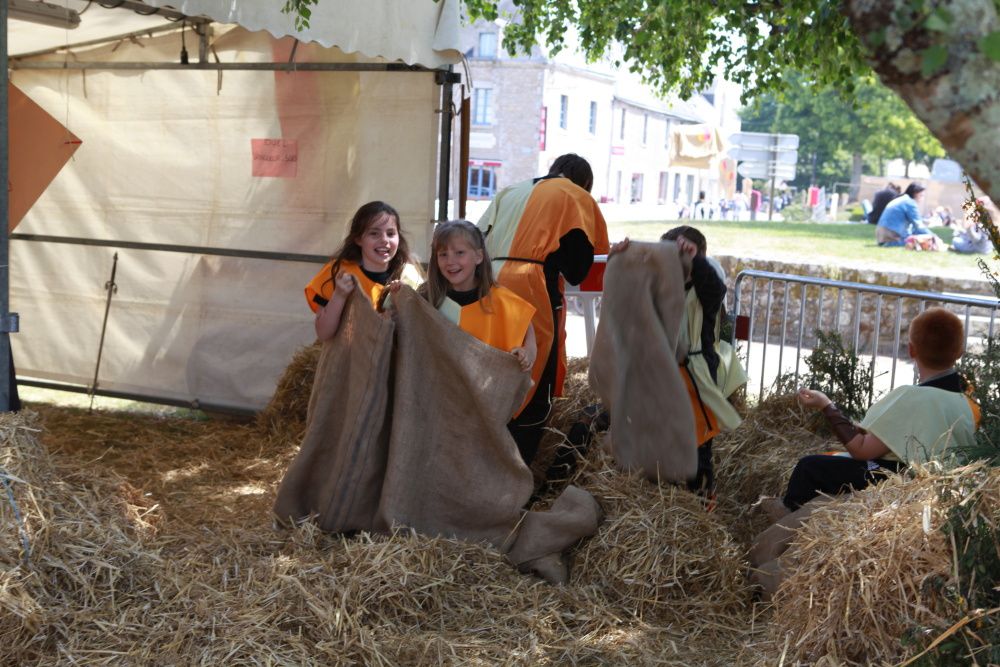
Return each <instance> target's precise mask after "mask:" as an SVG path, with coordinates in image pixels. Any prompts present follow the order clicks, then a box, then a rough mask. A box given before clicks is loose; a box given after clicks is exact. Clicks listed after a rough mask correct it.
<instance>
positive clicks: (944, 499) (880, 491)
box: [769, 465, 1000, 665]
mask: <svg viewBox="0 0 1000 667" xmlns="http://www.w3.org/2000/svg"><path fill="white" fill-rule="evenodd" d="M973 480H976V481H975V482H974V483H975V485H976V486H978V487H980V491H979V492H987V493H991V494H992V497H991V498H989V499H987V500H986V501H985V502H986V504H987V505H988V506H990V507H992V508H993V510H994V513H997V512H998V511H1000V470H995V469H994V470H992V471H991V472H990V474H988V475H986V476H985V477H983V475H982V466H981V465H977V466H970V467H966V468H960V469H957V470H953V471H950V472H932V471H930V470H926V469H925V470H918V471H917V472H916V474H915V475H908V476H904V475H900V476H893V477H891V478H890V479H889V480H887V481H885V482H882V483H881V484H878V485H876V486H873V487H869V488H867V489H864V490H863V491H859V492H856V493H852V494H848V495H845V496H841V497H839V498H838V499H837V500H836V501H834V502H833V503H831V504H829V505H827V506H826V507H824V508H823V509H821V510H818V511H817V512H816V513H815V514H814V515H813V516H812V517H811V518H810V519H809V520H808V521H807V522H806V523H805V524H804V525H803V527H802V528H800V529H799V531H798V534H797V536H796V540H795V542H794V543H793V544H792V545H791V547H790V548H789V550H788V552H787V555H786V556H785V557H784V558H783V565H784V567H785V570H786V572H787V577H786V578H785V579H784V581H783V582H782V584H781V587H780V588H779V590H778V592H777V593H776V595H775V597H774V616H773V618H772V619H771V623H770V629H769V642H770V645H771V650H772V651H773V650H783V651H784V653H785V655H786V656H787V658H788V661H789V662H788V664H814V663H815V662H816V661H817V660H820V659H824V658H825V659H827V660H832V661H834V662H836V663H837V664H850V665H870V664H876V663H897V662H899V661H902V660H904V659H905V658H907V657H908V656H911V655H913V654H914V653H915V652H917V651H918V650H919V648H920V646H921V645H922V644H924V643H925V642H924V641H917V639H921V640H923V639H925V638H924V637H923V636H921V633H920V631H921V630H923V629H927V628H936V629H937V632H942V631H944V630H945V629H947V628H948V627H949V626H951V625H952V624H953V623H954V621H955V620H956V619H955V612H956V609H955V608H954V607H953V606H952V605H951V604H950V603H949V602H948V600H947V597H946V596H944V595H942V594H941V590H942V589H945V588H947V587H949V586H953V585H954V584H955V581H954V576H955V572H954V552H953V548H954V545H952V544H951V543H950V542H949V539H948V538H947V536H946V535H945V533H944V532H943V531H942V530H941V527H942V524H943V522H944V520H945V517H946V516H947V513H948V511H949V510H950V509H952V508H953V507H954V506H955V505H956V504H958V503H962V502H967V501H968V499H969V496H970V493H971V489H970V482H973ZM994 518H995V517H994ZM935 634H936V633H935ZM907 638H909V640H910V641H909V642H908V643H907V641H906V640H907ZM930 638H933V636H932V637H930ZM930 638H927V641H929V639H930ZM779 647H781V648H780V649H779Z"/></svg>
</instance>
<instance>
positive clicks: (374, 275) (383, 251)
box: [305, 201, 419, 341]
mask: <svg viewBox="0 0 1000 667" xmlns="http://www.w3.org/2000/svg"><path fill="white" fill-rule="evenodd" d="M404 271H408V272H409V273H413V272H415V267H414V266H413V265H412V264H411V263H410V250H409V246H408V245H407V243H406V237H404V236H403V231H402V229H401V228H400V224H399V213H397V212H396V209H394V208H393V207H392V206H390V205H389V204H386V203H385V202H381V201H373V202H368V203H367V204H365V205H363V206H362V207H361V208H359V209H358V210H357V212H356V213H355V214H354V217H353V218H351V225H350V229H349V230H348V232H347V236H346V237H344V241H343V242H342V243H341V244H340V248H339V249H337V251H336V252H335V253H333V257H332V258H331V259H330V261H329V262H327V263H326V265H325V266H324V267H323V268H322V269H320V270H319V273H317V274H316V275H315V276H314V277H313V279H312V280H311V281H309V284H308V285H306V288H305V293H306V302H307V303H308V304H309V307H310V308H311V309H312V311H313V312H314V313H316V323H315V326H316V336H317V338H319V340H321V341H326V340H330V339H331V338H333V337H334V336H335V335H336V334H337V329H338V328H340V319H341V316H342V315H343V312H344V305H345V304H346V303H347V297H348V295H350V293H351V292H353V291H354V288H355V286H358V287H360V288H361V293H362V294H364V295H365V298H366V299H367V300H368V301H369V302H370V303H371V304H372V306H373V307H374V306H375V305H377V304H378V302H379V299H380V298H381V296H382V292H383V291H384V290H385V286H386V285H387V284H389V283H390V282H391V281H394V280H398V279H400V278H401V277H403V275H404ZM415 278H416V279H417V280H419V272H417V274H416V276H415ZM410 280H414V277H411V278H410Z"/></svg>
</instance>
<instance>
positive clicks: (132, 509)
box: [0, 412, 162, 664]
mask: <svg viewBox="0 0 1000 667" xmlns="http://www.w3.org/2000/svg"><path fill="white" fill-rule="evenodd" d="M36 422H37V416H36V415H34V414H32V413H30V412H25V413H22V414H11V413H5V414H2V415H0V468H2V471H3V474H4V475H5V477H7V479H8V481H9V484H10V489H11V492H10V495H9V496H7V497H5V498H4V499H3V501H2V502H0V534H2V537H3V539H2V540H0V582H2V584H0V585H2V591H3V593H2V594H0V636H2V637H3V638H4V639H5V640H6V641H5V645H4V647H3V650H4V656H3V658H4V660H3V662H4V664H25V663H29V662H35V661H38V660H40V659H42V658H43V657H45V656H49V657H51V656H52V651H56V652H58V651H61V650H62V649H63V647H64V646H66V645H68V644H73V643H76V642H79V641H81V638H80V635H81V634H82V635H87V636H93V635H97V634H106V633H107V632H108V631H109V628H110V627H112V625H113V623H114V622H115V619H114V617H109V618H106V619H105V621H106V624H105V625H103V626H102V625H100V624H98V621H97V617H98V616H99V613H98V612H97V610H98V609H101V608H110V609H113V610H115V611H117V610H119V609H122V608H124V607H128V606H129V602H130V601H131V600H134V599H136V598H140V599H145V597H146V595H147V594H148V585H149V582H150V581H151V580H152V579H153V578H154V577H155V575H156V572H157V571H158V570H159V568H160V567H161V565H162V561H161V559H160V558H159V556H158V554H157V553H156V551H155V550H149V549H146V548H144V547H143V546H142V545H141V539H142V538H143V537H148V536H151V535H152V534H154V532H155V531H154V523H153V522H152V521H150V514H151V513H152V512H154V511H155V510H154V508H152V507H150V506H148V505H145V504H144V505H139V506H137V505H133V504H131V503H130V502H129V501H128V500H127V497H130V496H131V497H134V495H135V494H134V492H133V491H132V490H131V489H129V488H128V487H126V486H123V484H122V481H121V480H120V479H119V478H116V477H114V476H112V475H106V476H102V477H94V476H90V475H87V474H85V473H82V472H81V471H80V470H79V469H78V468H74V467H72V466H62V465H56V464H55V463H54V462H53V461H52V460H51V459H49V457H48V456H47V455H46V453H45V452H44V450H43V449H42V448H41V447H40V446H39V444H38V442H37V439H36V437H35V434H36V433H37V431H38V429H37V423H36ZM5 495H6V494H5ZM88 628H90V630H89V631H88Z"/></svg>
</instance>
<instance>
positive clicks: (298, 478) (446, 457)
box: [274, 286, 600, 579]
mask: <svg viewBox="0 0 1000 667" xmlns="http://www.w3.org/2000/svg"><path fill="white" fill-rule="evenodd" d="M390 312H391V314H392V317H391V319H389V318H386V317H383V316H382V315H380V314H378V313H376V312H375V311H374V310H373V309H372V308H371V306H370V304H369V303H367V302H366V301H365V300H364V297H363V296H360V297H359V295H358V293H357V290H355V292H354V293H352V295H351V297H350V300H349V302H348V304H347V306H346V308H345V312H344V315H343V319H342V321H341V325H340V330H339V331H338V333H337V336H336V337H335V338H334V339H333V340H331V341H329V342H327V343H326V344H325V345H324V347H323V351H322V353H321V355H320V360H319V363H318V366H317V369H316V380H315V383H314V385H313V391H312V396H311V398H310V402H309V415H308V422H307V427H306V435H305V438H304V440H303V442H302V447H301V449H300V451H299V453H298V455H297V456H296V458H295V459H294V460H293V461H292V464H291V465H290V466H289V469H288V471H287V472H286V474H285V477H284V479H283V480H282V482H281V485H280V487H279V489H278V496H277V500H276V502H275V505H274V512H275V514H276V515H277V517H278V519H279V520H280V521H282V522H285V523H288V522H298V521H303V520H310V519H311V520H313V521H315V522H316V523H317V524H318V525H319V527H320V528H322V529H323V530H326V531H330V532H348V531H354V530H365V531H379V532H384V531H388V530H391V529H392V528H393V527H394V526H397V525H401V526H407V527H410V528H413V529H415V530H417V531H418V532H421V533H424V534H428V535H443V536H447V537H455V538H459V539H465V540H470V541H485V542H489V543H490V544H492V545H494V546H495V547H496V548H498V549H500V550H501V551H503V552H504V553H506V554H507V555H508V557H509V558H510V560H511V561H512V562H513V563H514V564H515V565H518V566H521V567H522V568H524V569H530V568H531V567H532V563H533V562H534V561H537V560H539V559H542V560H545V559H549V560H550V561H551V559H552V558H553V557H557V556H558V554H559V553H561V552H562V551H564V550H565V549H567V548H569V547H570V546H572V545H573V544H575V543H576V542H577V541H578V540H580V539H581V538H583V537H585V536H588V535H591V534H593V533H594V532H595V531H596V530H597V523H598V520H599V514H600V508H599V507H598V505H597V502H596V501H595V500H594V499H593V497H592V496H590V494H589V493H587V492H585V491H583V490H582V489H579V488H575V487H570V488H569V489H567V490H566V492H564V494H563V495H562V496H561V497H560V498H559V499H557V500H556V502H555V503H554V504H553V506H552V507H551V509H550V510H548V511H547V512H525V511H524V506H525V504H526V503H527V502H528V500H529V498H530V496H531V493H532V490H533V482H532V476H531V472H530V470H529V469H528V468H527V466H526V465H525V464H524V462H523V461H522V460H521V457H520V455H519V453H518V451H517V446H516V444H515V443H514V440H513V439H512V438H511V436H510V434H509V433H508V432H507V429H506V426H505V425H506V423H507V421H508V420H509V419H510V416H511V415H512V414H513V413H514V410H516V409H517V407H518V406H520V404H521V401H522V399H523V398H524V395H525V393H526V391H527V389H528V386H529V383H530V380H529V378H528V375H527V374H526V373H523V372H522V371H521V370H520V368H519V366H518V363H517V361H516V360H515V359H514V357H513V356H512V355H510V354H508V353H506V352H503V351H501V350H497V349H495V348H492V347H490V346H488V345H485V344H483V343H481V342H480V341H478V340H476V339H474V338H473V337H472V336H470V335H468V334H466V333H465V332H464V331H462V330H460V329H459V328H458V327H456V326H455V325H454V324H452V323H451V322H449V321H447V320H446V319H445V318H444V317H442V316H441V315H440V314H439V313H438V312H437V311H435V310H434V309H433V308H432V307H431V306H430V305H429V304H428V303H427V302H426V301H425V300H424V299H422V298H421V297H419V296H418V295H417V294H416V293H415V292H414V291H413V290H411V289H410V288H408V287H405V286H404V287H403V288H401V290H400V291H399V292H398V293H396V294H394V295H393V297H392V307H391V309H390ZM557 569H558V568H557ZM564 576H565V573H564V572H563V573H562V574H557V575H551V576H550V577H549V578H555V579H561V578H563V577H564Z"/></svg>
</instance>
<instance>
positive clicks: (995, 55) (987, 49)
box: [979, 31, 1000, 60]
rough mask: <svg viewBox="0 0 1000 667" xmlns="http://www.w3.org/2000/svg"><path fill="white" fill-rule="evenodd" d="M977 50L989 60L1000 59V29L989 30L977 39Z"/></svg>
mask: <svg viewBox="0 0 1000 667" xmlns="http://www.w3.org/2000/svg"><path fill="white" fill-rule="evenodd" d="M979 50H980V51H982V52H983V54H985V55H986V57H987V58H989V59H990V60H1000V31H996V32H991V33H990V34H988V35H986V36H985V37H983V38H982V39H981V40H979Z"/></svg>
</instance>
